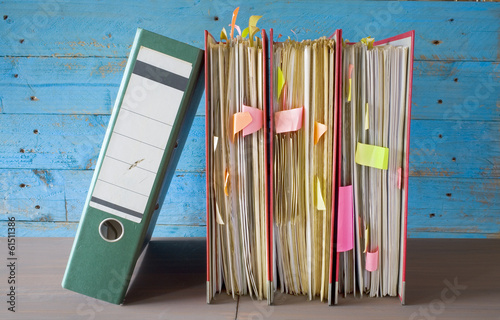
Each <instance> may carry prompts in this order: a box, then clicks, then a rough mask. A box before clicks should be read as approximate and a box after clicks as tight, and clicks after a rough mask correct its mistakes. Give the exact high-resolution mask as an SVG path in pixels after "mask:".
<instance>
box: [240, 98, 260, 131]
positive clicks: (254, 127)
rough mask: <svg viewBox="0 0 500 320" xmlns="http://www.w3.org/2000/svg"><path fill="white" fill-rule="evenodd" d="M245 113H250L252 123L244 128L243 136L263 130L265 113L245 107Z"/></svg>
mask: <svg viewBox="0 0 500 320" xmlns="http://www.w3.org/2000/svg"><path fill="white" fill-rule="evenodd" d="M243 112H248V113H249V114H250V116H251V117H252V122H250V124H249V125H247V126H246V127H245V128H243V136H246V135H249V134H252V133H254V132H256V131H259V129H260V128H262V122H263V121H264V120H263V117H264V113H263V112H262V110H260V109H258V108H252V107H249V106H246V105H243Z"/></svg>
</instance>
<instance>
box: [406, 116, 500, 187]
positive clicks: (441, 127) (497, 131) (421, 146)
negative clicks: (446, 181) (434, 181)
mask: <svg viewBox="0 0 500 320" xmlns="http://www.w3.org/2000/svg"><path fill="white" fill-rule="evenodd" d="M410 176H419V177H421V176H434V177H464V178H479V177H480V178H483V179H489V178H493V179H497V181H499V180H498V178H499V177H500V122H496V121H442V120H434V121H433V120H414V121H412V122H411V136H410Z"/></svg>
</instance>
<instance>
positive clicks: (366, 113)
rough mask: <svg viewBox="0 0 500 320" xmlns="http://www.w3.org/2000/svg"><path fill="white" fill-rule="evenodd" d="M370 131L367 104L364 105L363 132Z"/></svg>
mask: <svg viewBox="0 0 500 320" xmlns="http://www.w3.org/2000/svg"><path fill="white" fill-rule="evenodd" d="M368 129H370V111H369V108H368V102H367V103H366V105H365V130H368Z"/></svg>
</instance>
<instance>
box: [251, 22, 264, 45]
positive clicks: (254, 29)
mask: <svg viewBox="0 0 500 320" xmlns="http://www.w3.org/2000/svg"><path fill="white" fill-rule="evenodd" d="M260 18H262V16H251V17H250V19H248V35H249V39H250V46H252V45H253V36H254V35H255V34H256V33H257V32H258V31H259V30H260V29H259V28H257V21H259V19H260Z"/></svg>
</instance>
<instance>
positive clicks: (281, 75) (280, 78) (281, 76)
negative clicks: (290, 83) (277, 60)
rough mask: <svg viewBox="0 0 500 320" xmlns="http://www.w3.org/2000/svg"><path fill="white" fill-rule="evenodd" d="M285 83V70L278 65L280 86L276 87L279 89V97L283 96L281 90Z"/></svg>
mask: <svg viewBox="0 0 500 320" xmlns="http://www.w3.org/2000/svg"><path fill="white" fill-rule="evenodd" d="M284 84H285V78H284V77H283V71H281V68H280V67H278V87H277V88H276V89H277V90H278V99H279V98H280V96H281V90H282V89H283V85H284Z"/></svg>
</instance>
